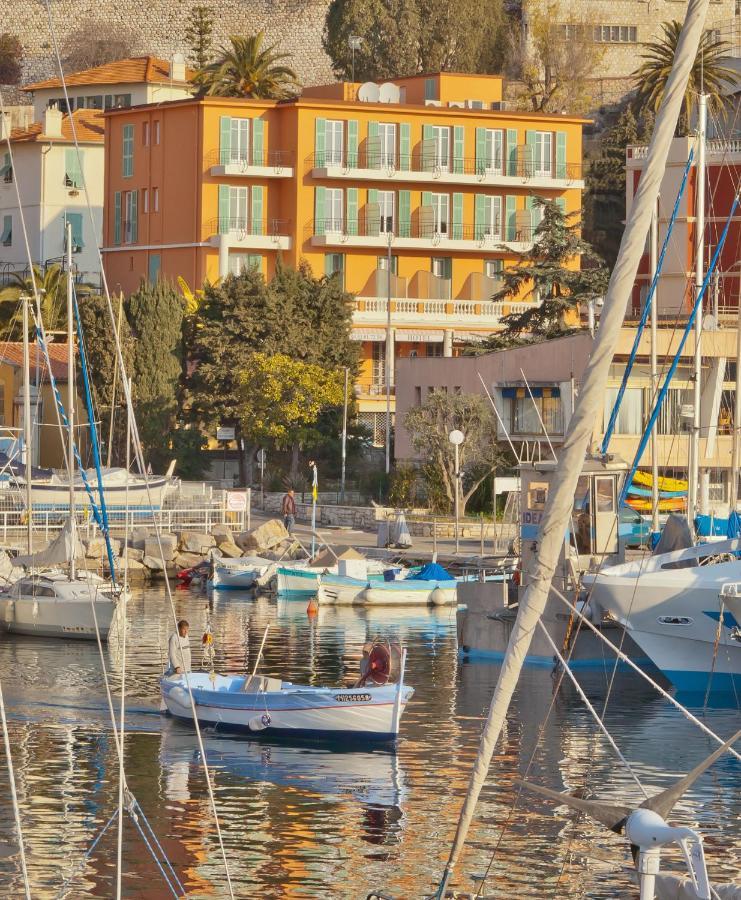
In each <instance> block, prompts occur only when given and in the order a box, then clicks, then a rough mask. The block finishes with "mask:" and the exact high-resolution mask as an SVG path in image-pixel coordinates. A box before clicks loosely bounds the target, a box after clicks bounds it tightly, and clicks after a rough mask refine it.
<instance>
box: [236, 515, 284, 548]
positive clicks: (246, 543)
mask: <svg viewBox="0 0 741 900" xmlns="http://www.w3.org/2000/svg"><path fill="white" fill-rule="evenodd" d="M286 538H288V532H287V531H286V527H285V525H284V524H283V523H282V522H281V521H280V519H269V520H268V521H267V522H265V523H264V524H262V525H260V526H258V527H257V528H253V529H252V531H243V532H242V533H241V534H240V535H238V536H237V538H236V539H235V543H236V544H237V546H239V547H241V548H242V550H244V551H252V550H270V549H271V548H272V547H277V545H278V544H280V543H282V542H283V541H284V540H286Z"/></svg>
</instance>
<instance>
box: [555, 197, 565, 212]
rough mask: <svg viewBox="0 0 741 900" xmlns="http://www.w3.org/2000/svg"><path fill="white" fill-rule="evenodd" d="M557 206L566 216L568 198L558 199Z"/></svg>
mask: <svg viewBox="0 0 741 900" xmlns="http://www.w3.org/2000/svg"><path fill="white" fill-rule="evenodd" d="M556 206H557V207H558V208H559V209H560V210H561V212H562V213H563V214H564V215H566V198H565V197H556Z"/></svg>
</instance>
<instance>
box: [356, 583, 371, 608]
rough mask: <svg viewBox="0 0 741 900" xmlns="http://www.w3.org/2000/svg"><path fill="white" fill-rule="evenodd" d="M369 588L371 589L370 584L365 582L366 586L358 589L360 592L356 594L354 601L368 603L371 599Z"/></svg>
mask: <svg viewBox="0 0 741 900" xmlns="http://www.w3.org/2000/svg"><path fill="white" fill-rule="evenodd" d="M370 589H371V587H370V585H369V584H366V586H365V587H364V588H363V590H362V591H360V593H359V594H358V595H357V600H356V602H358V603H369V602H370V601H371V599H372V596H371V592H370Z"/></svg>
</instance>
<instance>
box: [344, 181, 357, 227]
mask: <svg viewBox="0 0 741 900" xmlns="http://www.w3.org/2000/svg"><path fill="white" fill-rule="evenodd" d="M346 194H347V226H346V227H347V233H348V234H350V235H355V234H357V233H358V189H357V188H348V189H347V192H346Z"/></svg>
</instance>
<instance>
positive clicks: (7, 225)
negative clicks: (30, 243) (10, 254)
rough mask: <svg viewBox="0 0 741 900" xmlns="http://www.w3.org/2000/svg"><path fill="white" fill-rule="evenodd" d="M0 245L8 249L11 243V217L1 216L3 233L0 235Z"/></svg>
mask: <svg viewBox="0 0 741 900" xmlns="http://www.w3.org/2000/svg"><path fill="white" fill-rule="evenodd" d="M0 243H2V244H3V245H4V246H5V247H10V245H11V244H12V243H13V217H12V216H3V233H2V234H1V235H0Z"/></svg>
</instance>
